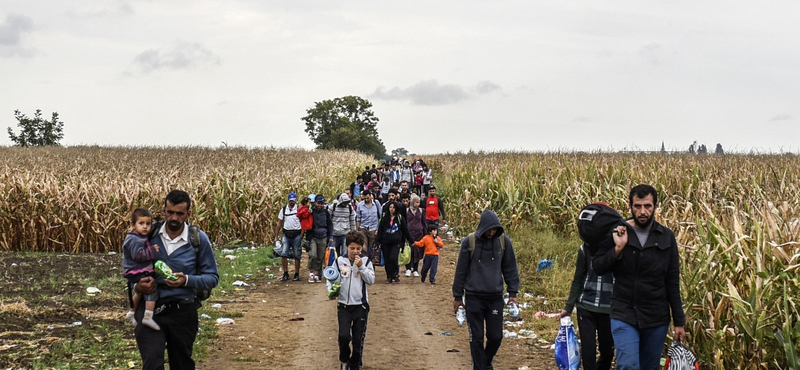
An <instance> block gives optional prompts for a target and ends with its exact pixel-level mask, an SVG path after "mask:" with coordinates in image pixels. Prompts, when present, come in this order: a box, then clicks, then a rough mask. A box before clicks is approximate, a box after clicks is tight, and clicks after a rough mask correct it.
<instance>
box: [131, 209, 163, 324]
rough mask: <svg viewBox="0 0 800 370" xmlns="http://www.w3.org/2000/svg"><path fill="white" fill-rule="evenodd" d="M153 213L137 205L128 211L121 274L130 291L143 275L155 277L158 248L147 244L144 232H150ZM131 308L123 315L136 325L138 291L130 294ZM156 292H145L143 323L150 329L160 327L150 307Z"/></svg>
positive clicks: (139, 299)
mask: <svg viewBox="0 0 800 370" xmlns="http://www.w3.org/2000/svg"><path fill="white" fill-rule="evenodd" d="M152 220H153V215H152V214H151V213H150V210H148V209H146V208H137V209H136V210H134V211H133V213H132V214H131V231H130V232H128V234H127V235H126V236H125V242H123V243H122V271H123V272H122V274H123V275H124V276H125V279H127V280H128V291H129V292H133V289H132V287H133V284H136V283H138V282H139V280H140V279H142V278H144V277H146V276H155V270H153V264H154V263H155V262H156V259H157V257H158V250H159V247H158V245H157V244H150V241H148V240H147V234H149V233H150V225H151V224H152ZM130 298H131V299H130V302H131V307H130V310H129V311H128V313H127V314H125V318H126V319H128V320H130V321H131V322H132V323H133V324H134V325H136V318H135V315H136V310H137V309H138V308H139V303H140V302H141V301H142V295H141V294H131V297H130ZM157 299H158V292H157V291H153V293H150V294H145V295H144V301H145V309H144V318H142V325H147V326H148V327H150V328H151V329H153V330H161V328H159V327H158V324H156V322H155V321H154V320H153V310H155V309H156V300H157Z"/></svg>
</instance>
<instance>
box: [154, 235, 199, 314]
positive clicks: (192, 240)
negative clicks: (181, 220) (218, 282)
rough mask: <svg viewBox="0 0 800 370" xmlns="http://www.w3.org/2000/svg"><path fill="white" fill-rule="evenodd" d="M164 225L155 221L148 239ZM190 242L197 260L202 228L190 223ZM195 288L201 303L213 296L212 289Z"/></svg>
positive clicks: (196, 296)
mask: <svg viewBox="0 0 800 370" xmlns="http://www.w3.org/2000/svg"><path fill="white" fill-rule="evenodd" d="M162 225H164V221H158V222H154V223H153V226H151V228H150V233H149V234H147V240H150V239H152V238H154V237H155V236H156V234H157V233H158V230H161V226H162ZM189 243H190V244H192V248H193V249H194V255H195V262H197V259H199V256H200V245H201V243H200V228H199V227H197V226H194V225H189ZM196 268H197V264H196V263H195V269H196ZM193 290H194V295H195V301H197V303H198V304H199V303H200V302H202V301H205V300H206V299H208V297H211V289H203V290H197V289H193Z"/></svg>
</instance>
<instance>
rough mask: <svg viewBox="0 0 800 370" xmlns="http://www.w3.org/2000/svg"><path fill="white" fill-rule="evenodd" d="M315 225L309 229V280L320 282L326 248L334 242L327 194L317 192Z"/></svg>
mask: <svg viewBox="0 0 800 370" xmlns="http://www.w3.org/2000/svg"><path fill="white" fill-rule="evenodd" d="M311 218H312V219H313V220H314V221H313V226H311V230H310V231H309V234H310V235H309V243H308V282H309V283H318V282H319V276H320V274H321V273H322V267H323V264H324V263H323V261H322V259H323V258H324V257H325V249H327V248H328V244H329V243H332V242H333V221H332V219H331V214H330V212H328V209H327V208H326V207H325V196H324V195H322V194H317V196H316V197H315V198H314V208H313V210H312V211H311Z"/></svg>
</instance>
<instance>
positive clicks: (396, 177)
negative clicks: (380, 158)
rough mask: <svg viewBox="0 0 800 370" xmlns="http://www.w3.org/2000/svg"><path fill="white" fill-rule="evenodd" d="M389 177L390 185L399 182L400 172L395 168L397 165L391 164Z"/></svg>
mask: <svg viewBox="0 0 800 370" xmlns="http://www.w3.org/2000/svg"><path fill="white" fill-rule="evenodd" d="M389 175H390V176H391V180H392V184H394V183H396V182H400V170H399V169H398V168H397V163H395V162H392V169H391V170H390V171H389Z"/></svg>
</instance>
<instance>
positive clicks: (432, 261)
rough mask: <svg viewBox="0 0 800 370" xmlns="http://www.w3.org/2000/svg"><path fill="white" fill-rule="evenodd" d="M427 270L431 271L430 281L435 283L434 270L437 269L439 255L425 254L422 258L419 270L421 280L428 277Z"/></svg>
mask: <svg viewBox="0 0 800 370" xmlns="http://www.w3.org/2000/svg"><path fill="white" fill-rule="evenodd" d="M428 270H430V272H431V283H435V282H436V272H437V271H439V256H425V259H423V260H422V272H420V275H421V276H422V281H423V282H424V281H425V278H426V277H428Z"/></svg>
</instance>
